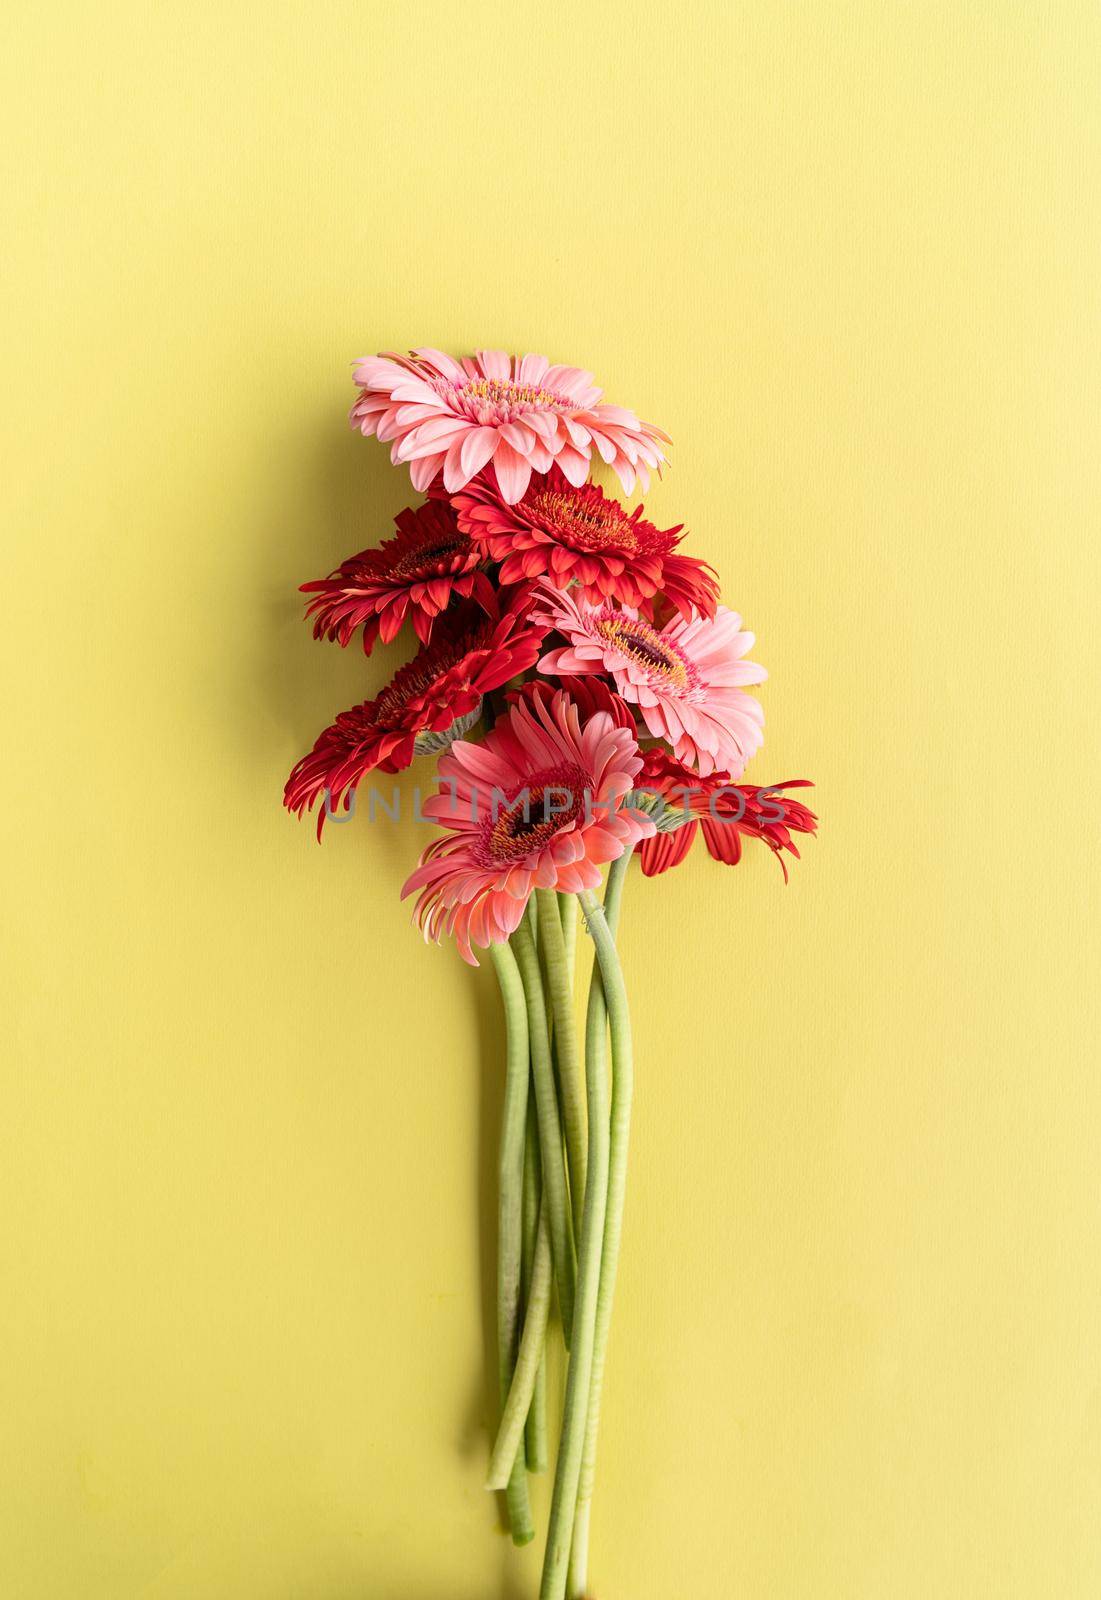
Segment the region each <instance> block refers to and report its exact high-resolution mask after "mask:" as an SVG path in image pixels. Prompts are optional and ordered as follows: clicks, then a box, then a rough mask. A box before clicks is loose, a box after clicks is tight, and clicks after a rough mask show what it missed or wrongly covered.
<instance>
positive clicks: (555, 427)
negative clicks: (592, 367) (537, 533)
mask: <svg viewBox="0 0 1101 1600" xmlns="http://www.w3.org/2000/svg"><path fill="white" fill-rule="evenodd" d="M354 377H355V381H356V383H358V384H359V386H360V395H359V399H358V400H357V401H356V403H355V405H354V406H353V407H352V415H351V420H352V423H353V425H354V426H355V427H358V428H359V429H360V431H361V432H362V433H364V434H366V435H368V436H369V435H370V434H376V435H377V436H378V438H379V439H380V440H383V441H390V442H391V448H390V459H391V460H392V461H393V462H394V463H395V465H396V464H397V463H399V462H402V461H407V462H408V463H409V471H410V476H411V477H412V480H413V486H414V488H416V489H420V490H425V489H427V488H428V487H429V485H430V484H431V483H433V482H434V480H435V479H436V478H437V477H438V476H439V475H440V473H441V472H442V474H443V482H444V487H445V488H446V489H447V490H448V492H449V493H453V492H454V491H455V490H457V489H461V488H462V487H463V486H464V484H467V483H469V482H470V480H471V478H473V477H474V476H475V474H476V473H478V472H480V471H481V470H482V468H483V467H484V466H485V465H486V464H487V463H488V462H490V461H492V462H493V465H494V468H495V470H496V473H497V481H498V483H499V484H500V488H501V494H502V496H503V498H504V499H505V500H506V501H507V502H508V503H509V504H510V505H511V504H513V503H514V502H515V501H517V500H519V499H520V498H521V497H522V495H523V493H524V490H525V489H526V488H527V486H528V482H529V480H530V478H531V474H532V473H533V472H547V471H549V469H550V466H551V463H552V462H554V461H557V462H558V465H559V466H560V467H561V468H562V471H563V472H564V473H565V475H566V477H567V478H568V479H569V480H570V482H571V483H578V484H580V483H584V481H585V479H586V478H587V477H588V475H589V461H590V459H591V456H592V453H593V451H594V450H595V451H596V453H597V454H598V455H599V456H600V457H601V459H602V460H603V461H605V462H606V463H607V465H608V466H610V467H611V468H613V470H614V471H615V472H616V474H617V475H618V477H619V480H620V482H621V483H622V484H623V487H624V489H625V491H626V492H627V493H628V494H629V493H630V491H631V490H632V489H633V488H634V485H635V480H636V478H637V479H638V481H639V483H641V485H642V487H643V488H644V489H645V488H648V487H649V483H650V475H649V470H648V469H649V468H651V467H654V468H657V467H660V465H661V463H662V462H663V461H664V460H665V453H664V450H663V449H662V445H663V444H668V442H669V440H668V435H667V434H664V433H662V432H661V430H660V428H655V427H653V426H652V425H651V424H650V423H648V422H640V421H639V420H638V418H637V417H636V416H635V414H634V412H633V411H625V410H624V409H623V408H622V406H613V405H607V404H606V403H604V402H602V401H601V398H600V395H601V391H600V390H599V389H597V388H595V387H594V386H593V381H592V373H591V372H583V371H582V370H581V368H580V367H562V366H554V367H552V366H551V364H550V362H549V361H548V360H547V358H546V356H535V355H527V356H513V357H511V358H510V357H509V356H507V355H506V354H505V353H504V351H503V350H479V351H478V353H477V355H476V356H467V357H465V358H464V359H463V360H462V361H461V362H458V361H455V360H453V358H452V357H451V356H448V355H444V354H443V353H442V352H441V351H439V350H431V349H427V348H423V349H418V350H414V351H412V352H411V353H410V354H409V355H408V356H400V355H394V354H387V355H381V356H367V357H365V358H364V359H363V360H362V361H359V362H357V364H356V367H355V371H354Z"/></svg>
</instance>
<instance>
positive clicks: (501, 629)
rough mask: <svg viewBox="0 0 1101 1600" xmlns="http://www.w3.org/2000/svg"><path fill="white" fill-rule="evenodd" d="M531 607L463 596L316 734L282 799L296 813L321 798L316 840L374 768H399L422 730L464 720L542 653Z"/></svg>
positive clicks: (404, 764)
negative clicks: (377, 687)
mask: <svg viewBox="0 0 1101 1600" xmlns="http://www.w3.org/2000/svg"><path fill="white" fill-rule="evenodd" d="M529 604H530V602H528V601H527V600H524V601H523V602H522V603H521V604H520V605H519V606H513V607H512V608H510V609H507V610H506V611H504V613H503V614H502V613H500V612H499V611H498V610H497V609H496V607H495V608H494V610H493V612H492V613H487V612H486V611H484V610H483V609H482V608H481V607H480V606H478V605H476V604H474V602H473V601H460V602H459V604H458V605H456V606H454V607H453V608H452V609H451V610H450V611H449V612H448V613H447V616H446V617H445V618H444V620H443V621H442V622H441V623H440V625H439V627H438V628H437V630H436V632H435V635H434V637H433V638H432V640H431V642H430V643H428V644H425V645H422V646H421V648H420V649H419V650H418V651H417V654H416V655H415V656H414V657H413V659H412V661H409V662H407V663H406V665H405V666H404V667H402V668H401V669H400V670H399V671H398V672H397V674H396V675H395V677H394V678H393V680H392V681H391V682H390V683H389V684H387V686H386V688H385V689H383V691H382V693H381V694H379V695H376V696H375V698H374V699H373V700H365V701H364V702H363V704H362V705H358V706H353V707H352V709H351V710H350V711H343V712H341V714H340V716H339V717H337V719H336V721H335V722H334V723H332V724H331V726H330V727H328V728H326V729H325V731H324V732H323V733H322V734H321V735H320V736H319V738H318V740H317V743H316V744H315V745H314V747H313V749H312V750H311V751H310V753H309V755H307V756H303V757H302V759H301V761H299V762H298V764H297V765H296V766H295V768H294V771H293V772H292V773H291V775H290V777H289V778H288V779H287V786H286V790H285V792H284V795H283V804H284V805H285V806H286V807H287V809H288V811H295V812H297V813H298V815H299V816H301V815H302V813H303V812H304V811H305V810H306V809H307V808H309V809H310V810H312V809H313V806H314V803H315V801H317V800H318V799H320V798H321V797H322V796H324V797H325V804H324V805H323V806H322V807H321V810H320V811H319V812H318V817H317V837H318V838H319V839H320V837H321V830H322V828H323V827H324V825H325V817H326V815H327V814H328V813H329V812H331V811H333V810H335V809H336V808H337V807H339V806H340V805H341V804H343V806H344V809H345V810H347V809H348V808H349V806H350V804H351V797H352V794H353V792H354V790H355V787H356V785H357V784H358V783H359V780H360V779H361V778H362V777H363V776H364V774H365V773H368V772H370V771H371V770H372V769H373V768H376V767H377V768H379V769H380V770H381V771H383V772H400V771H401V770H402V768H404V767H407V766H409V764H410V762H411V761H412V760H413V757H414V755H415V754H416V742H417V736H418V734H422V733H442V732H444V730H445V729H447V728H450V727H451V725H452V723H454V722H456V721H457V720H458V719H459V718H460V717H466V716H468V715H469V714H470V713H471V712H474V711H477V709H478V708H479V706H480V705H481V701H482V696H483V695H486V694H488V693H489V691H490V690H491V689H497V688H499V687H500V686H501V684H503V683H505V682H506V681H507V680H508V679H509V678H511V677H513V676H514V675H515V674H516V673H518V672H526V671H527V670H528V668H529V667H531V666H532V665H533V664H534V662H535V658H536V656H537V655H538V654H539V648H540V641H541V639H542V631H541V629H540V628H539V627H538V626H535V625H533V624H532V623H531V621H530V619H529V616H528V610H529Z"/></svg>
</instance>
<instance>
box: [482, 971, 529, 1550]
mask: <svg viewBox="0 0 1101 1600" xmlns="http://www.w3.org/2000/svg"><path fill="white" fill-rule="evenodd" d="M489 949H490V956H491V958H492V961H493V965H494V967H495V969H496V972H497V981H498V983H499V984H500V986H501V998H502V1000H503V1001H504V1005H505V1022H506V1025H507V1030H508V1047H507V1068H506V1073H505V1103H504V1112H503V1115H502V1120H501V1146H500V1154H499V1157H498V1179H499V1189H498V1207H497V1361H498V1370H499V1375H500V1386H501V1404H502V1406H503V1405H504V1404H505V1402H506V1400H507V1399H508V1392H509V1387H510V1385H511V1383H512V1372H513V1366H514V1363H515V1359H516V1344H517V1334H518V1323H519V1316H520V1276H521V1260H522V1254H523V1204H524V1138H525V1130H526V1127H527V1116H528V1020H527V1006H526V1004H525V1000H524V986H523V983H522V981H521V978H520V971H519V968H518V967H517V965H516V958H515V957H514V955H513V954H512V951H511V950H510V949H509V948H508V946H507V945H504V944H494V945H490V947H489ZM502 1487H504V1488H505V1491H506V1500H507V1503H508V1520H509V1526H510V1528H511V1529H512V1537H513V1541H514V1542H515V1543H516V1544H527V1543H528V1542H529V1541H530V1540H531V1539H533V1538H534V1537H535V1528H534V1525H533V1524H532V1520H531V1507H530V1506H529V1504H528V1485H527V1476H526V1473H525V1462H524V1454H523V1451H522V1450H516V1451H514V1452H513V1456H512V1460H511V1461H510V1462H509V1474H508V1477H507V1478H506V1480H505V1484H504V1485H502Z"/></svg>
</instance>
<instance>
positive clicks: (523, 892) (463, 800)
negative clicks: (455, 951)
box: [402, 685, 654, 965]
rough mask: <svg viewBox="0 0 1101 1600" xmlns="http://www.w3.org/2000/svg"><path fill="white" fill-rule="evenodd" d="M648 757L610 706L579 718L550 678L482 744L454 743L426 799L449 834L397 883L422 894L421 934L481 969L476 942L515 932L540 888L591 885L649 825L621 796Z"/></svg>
mask: <svg viewBox="0 0 1101 1600" xmlns="http://www.w3.org/2000/svg"><path fill="white" fill-rule="evenodd" d="M641 765H642V758H641V756H640V755H639V749H638V745H637V743H636V742H635V738H634V735H633V734H632V733H630V732H629V731H628V730H627V729H626V728H620V727H617V726H616V724H615V722H614V721H613V719H612V717H611V715H610V714H609V713H608V712H607V711H598V712H596V713H595V714H594V715H593V716H591V717H589V718H587V719H584V720H583V719H582V716H581V713H580V712H579V710H578V708H577V706H576V705H575V704H574V703H573V701H572V700H571V698H570V696H569V694H568V693H566V691H564V690H562V689H559V690H552V689H551V688H550V686H549V685H539V686H538V688H537V689H536V691H535V692H534V693H532V694H530V695H525V696H524V697H523V698H522V699H520V700H519V701H517V702H515V703H514V704H513V705H512V706H511V707H510V708H509V711H508V713H507V715H506V716H505V717H503V718H502V719H501V720H500V721H499V722H497V723H496V724H495V725H494V727H493V728H492V730H491V731H490V732H489V733H488V734H487V735H486V738H485V740H484V742H483V743H481V744H467V743H466V742H465V741H463V740H458V741H457V742H456V743H455V744H453V745H452V746H451V749H450V750H449V752H448V753H447V754H446V755H445V756H443V757H441V759H440V778H441V787H440V792H439V794H438V795H436V796H434V797H433V799H431V800H429V801H428V802H427V803H426V804H425V807H424V814H425V816H428V817H432V818H434V819H435V820H436V821H437V822H439V823H440V824H441V826H443V827H445V828H446V829H447V830H448V831H447V833H445V834H444V835H443V836H442V837H440V838H438V839H435V840H433V842H432V843H431V844H430V845H429V846H428V848H427V849H426V850H425V851H424V854H423V855H422V856H421V862H420V865H419V866H418V867H417V869H416V871H415V872H414V873H413V874H412V876H411V877H410V878H409V880H408V882H407V883H406V885H405V887H404V888H403V890H402V897H403V898H404V897H405V896H406V895H409V894H413V893H415V892H417V891H419V895H418V899H417V904H416V913H415V914H416V918H417V921H418V922H419V923H420V925H421V927H422V928H423V929H424V934H425V938H426V939H428V938H434V939H437V940H438V939H439V938H440V936H441V935H442V934H443V933H444V932H447V933H451V934H453V935H454V936H455V940H456V942H457V944H458V947H459V950H460V952H461V954H462V956H463V958H464V960H466V961H469V962H471V963H473V964H474V965H477V961H476V959H475V957H474V954H473V951H472V949H471V946H472V945H480V946H482V947H485V946H487V945H490V944H499V943H502V942H503V941H504V940H506V939H507V938H508V937H509V935H510V934H512V933H514V932H515V930H516V928H517V927H518V926H519V923H520V918H521V917H522V916H523V914H524V907H525V905H526V904H527V901H528V897H529V895H530V894H531V891H532V890H533V889H537V888H538V889H561V890H565V891H567V892H569V893H571V894H576V893H578V892H580V891H581V890H582V889H593V888H595V887H596V886H597V884H599V882H600V867H601V864H602V863H603V862H606V861H614V860H615V859H616V858H617V857H618V856H621V855H623V854H624V852H626V851H630V850H633V849H634V847H635V845H636V844H637V843H638V841H639V840H640V839H645V838H648V837H649V836H650V834H652V833H653V831H654V825H653V823H652V822H651V821H650V820H649V818H648V817H646V816H645V815H643V814H642V813H641V812H639V811H634V810H630V809H628V808H626V807H625V806H624V805H623V804H622V802H623V798H624V796H625V795H627V794H628V793H629V792H630V790H631V788H632V786H633V784H634V780H635V776H636V774H637V773H638V771H639V769H640V767H641Z"/></svg>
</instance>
